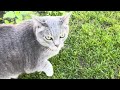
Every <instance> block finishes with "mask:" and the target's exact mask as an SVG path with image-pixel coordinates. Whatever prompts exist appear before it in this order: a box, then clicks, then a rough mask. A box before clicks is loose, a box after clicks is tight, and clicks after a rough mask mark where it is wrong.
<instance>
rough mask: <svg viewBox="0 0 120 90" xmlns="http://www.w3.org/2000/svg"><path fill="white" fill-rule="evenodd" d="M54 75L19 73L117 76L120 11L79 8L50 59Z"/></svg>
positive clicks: (39, 76) (38, 76)
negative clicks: (64, 39)
mask: <svg viewBox="0 0 120 90" xmlns="http://www.w3.org/2000/svg"><path fill="white" fill-rule="evenodd" d="M50 61H51V63H52V64H53V67H54V75H53V76H52V77H47V76H46V75H45V73H43V72H42V73H38V72H36V73H32V74H23V75H20V76H19V78H20V79H115V78H116V79H119V78H120V12H119V11H116V12H110V11H79V12H77V11H76V12H73V14H72V17H71V19H70V34H69V37H68V39H67V41H66V42H65V47H64V49H62V50H61V51H60V53H59V54H58V55H57V56H55V57H52V58H51V59H50Z"/></svg>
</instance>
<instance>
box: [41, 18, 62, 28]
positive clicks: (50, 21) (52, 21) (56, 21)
mask: <svg viewBox="0 0 120 90" xmlns="http://www.w3.org/2000/svg"><path fill="white" fill-rule="evenodd" d="M43 19H44V20H45V22H46V24H47V25H48V26H49V27H51V28H57V27H58V26H60V19H61V18H60V17H59V16H46V17H44V18H43Z"/></svg>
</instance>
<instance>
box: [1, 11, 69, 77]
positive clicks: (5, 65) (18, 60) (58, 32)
mask: <svg viewBox="0 0 120 90" xmlns="http://www.w3.org/2000/svg"><path fill="white" fill-rule="evenodd" d="M70 15H71V13H68V14H66V15H64V16H42V17H38V16H35V17H33V18H32V19H30V20H26V21H24V22H22V23H20V24H18V25H13V26H12V25H0V78H1V79H10V78H17V77H18V76H19V75H20V74H22V73H33V72H35V71H40V72H42V71H43V72H45V73H46V75H47V76H52V75H53V67H52V64H51V63H50V62H49V61H48V59H49V58H51V57H53V56H54V55H56V54H58V53H59V51H60V50H61V48H62V47H63V46H64V41H65V40H66V39H67V37H68V33H69V18H70Z"/></svg>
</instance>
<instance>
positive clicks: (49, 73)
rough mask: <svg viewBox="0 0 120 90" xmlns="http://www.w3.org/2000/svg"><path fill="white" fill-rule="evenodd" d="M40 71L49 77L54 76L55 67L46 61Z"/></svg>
mask: <svg viewBox="0 0 120 90" xmlns="http://www.w3.org/2000/svg"><path fill="white" fill-rule="evenodd" d="M40 71H43V72H45V74H46V75H47V76H53V73H54V72H53V66H52V64H51V63H50V62H49V61H46V62H44V63H43V65H42V69H41V70H40Z"/></svg>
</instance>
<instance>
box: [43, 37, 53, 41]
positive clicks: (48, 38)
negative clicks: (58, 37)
mask: <svg viewBox="0 0 120 90" xmlns="http://www.w3.org/2000/svg"><path fill="white" fill-rule="evenodd" d="M45 38H46V39H47V40H53V38H52V37H51V36H45Z"/></svg>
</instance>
